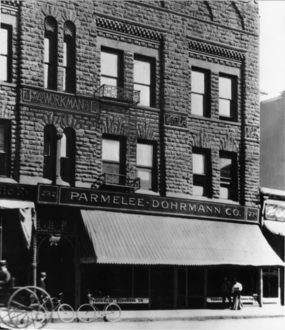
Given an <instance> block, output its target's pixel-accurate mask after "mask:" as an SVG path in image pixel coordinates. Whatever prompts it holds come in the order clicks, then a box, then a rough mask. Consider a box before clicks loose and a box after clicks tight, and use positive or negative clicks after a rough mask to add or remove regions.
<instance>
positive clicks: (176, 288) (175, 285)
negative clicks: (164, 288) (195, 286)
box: [173, 267, 178, 308]
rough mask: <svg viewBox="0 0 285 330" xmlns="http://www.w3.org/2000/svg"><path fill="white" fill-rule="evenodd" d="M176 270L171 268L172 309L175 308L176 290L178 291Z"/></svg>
mask: <svg viewBox="0 0 285 330" xmlns="http://www.w3.org/2000/svg"><path fill="white" fill-rule="evenodd" d="M177 273H178V270H177V267H174V268H173V308H177V290H178V280H177V279H178V276H177Z"/></svg>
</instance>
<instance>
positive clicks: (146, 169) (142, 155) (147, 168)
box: [137, 142, 156, 190]
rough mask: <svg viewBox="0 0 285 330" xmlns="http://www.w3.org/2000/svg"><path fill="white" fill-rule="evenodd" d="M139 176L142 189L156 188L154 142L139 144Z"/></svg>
mask: <svg viewBox="0 0 285 330" xmlns="http://www.w3.org/2000/svg"><path fill="white" fill-rule="evenodd" d="M137 176H138V177H139V178H140V184H141V189H145V190H155V179H156V178H155V173H154V145H153V144H149V143H142V142H140V143H138V144H137Z"/></svg>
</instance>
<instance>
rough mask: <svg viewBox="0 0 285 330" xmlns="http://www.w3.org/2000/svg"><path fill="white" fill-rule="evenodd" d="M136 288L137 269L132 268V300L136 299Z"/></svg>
mask: <svg viewBox="0 0 285 330" xmlns="http://www.w3.org/2000/svg"><path fill="white" fill-rule="evenodd" d="M134 288H135V268H134V266H132V298H133V297H134Z"/></svg>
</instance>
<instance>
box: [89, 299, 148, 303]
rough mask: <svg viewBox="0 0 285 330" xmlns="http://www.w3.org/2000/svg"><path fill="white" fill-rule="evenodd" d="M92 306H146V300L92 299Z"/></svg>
mask: <svg viewBox="0 0 285 330" xmlns="http://www.w3.org/2000/svg"><path fill="white" fill-rule="evenodd" d="M92 302H94V304H111V303H115V304H148V303H149V299H148V298H92Z"/></svg>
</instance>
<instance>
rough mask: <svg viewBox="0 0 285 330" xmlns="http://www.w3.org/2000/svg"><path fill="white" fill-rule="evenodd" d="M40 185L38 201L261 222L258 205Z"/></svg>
mask: <svg viewBox="0 0 285 330" xmlns="http://www.w3.org/2000/svg"><path fill="white" fill-rule="evenodd" d="M55 187H56V186H51V185H39V191H38V202H39V203H48V204H55V203H56V204H59V205H69V206H79V207H87V208H97V209H121V210H133V211H136V212H142V213H144V212H147V213H160V214H169V215H180V216H183V215H184V216H189V215H191V216H195V217H199V218H218V219H231V220H239V221H254V222H258V218H259V213H258V209H254V208H245V207H243V206H239V205H229V204H220V203H210V202H205V201H196V200H195V201H193V200H190V199H174V198H167V197H159V196H150V195H139V194H123V193H114V192H106V191H99V190H93V189H83V188H71V187H59V191H58V192H56V189H55ZM56 199H57V201H56Z"/></svg>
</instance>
